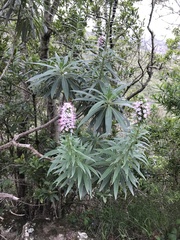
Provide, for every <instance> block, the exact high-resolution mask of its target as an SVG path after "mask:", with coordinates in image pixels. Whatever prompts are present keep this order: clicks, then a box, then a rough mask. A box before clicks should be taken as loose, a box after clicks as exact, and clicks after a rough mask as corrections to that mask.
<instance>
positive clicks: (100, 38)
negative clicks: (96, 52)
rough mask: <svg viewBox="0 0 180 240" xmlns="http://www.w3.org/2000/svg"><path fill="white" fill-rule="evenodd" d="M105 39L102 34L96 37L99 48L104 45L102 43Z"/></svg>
mask: <svg viewBox="0 0 180 240" xmlns="http://www.w3.org/2000/svg"><path fill="white" fill-rule="evenodd" d="M105 41H106V39H105V37H104V36H103V35H102V36H100V37H99V38H98V46H99V47H101V48H103V47H104V44H105Z"/></svg>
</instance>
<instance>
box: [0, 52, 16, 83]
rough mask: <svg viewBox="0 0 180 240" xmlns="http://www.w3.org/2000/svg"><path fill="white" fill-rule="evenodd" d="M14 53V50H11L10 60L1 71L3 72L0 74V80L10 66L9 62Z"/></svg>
mask: <svg viewBox="0 0 180 240" xmlns="http://www.w3.org/2000/svg"><path fill="white" fill-rule="evenodd" d="M14 53H15V51H14V48H13V49H12V53H11V56H10V59H9V61H8V62H7V64H6V67H5V68H4V70H3V72H2V74H1V76H0V80H1V79H2V78H3V77H4V75H5V73H6V71H7V70H8V68H9V65H10V64H11V61H12V60H13V57H14Z"/></svg>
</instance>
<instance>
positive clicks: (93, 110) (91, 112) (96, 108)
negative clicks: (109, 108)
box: [78, 101, 104, 127]
mask: <svg viewBox="0 0 180 240" xmlns="http://www.w3.org/2000/svg"><path fill="white" fill-rule="evenodd" d="M103 104H104V101H100V102H97V103H96V104H95V105H93V106H92V108H91V109H90V110H89V112H88V114H87V115H86V116H85V117H84V118H83V119H82V120H81V122H80V124H79V126H78V127H80V126H81V125H82V124H84V123H85V122H87V121H88V120H89V119H90V118H91V117H92V116H93V115H94V114H95V113H96V112H98V111H100V110H101V108H102V105H103Z"/></svg>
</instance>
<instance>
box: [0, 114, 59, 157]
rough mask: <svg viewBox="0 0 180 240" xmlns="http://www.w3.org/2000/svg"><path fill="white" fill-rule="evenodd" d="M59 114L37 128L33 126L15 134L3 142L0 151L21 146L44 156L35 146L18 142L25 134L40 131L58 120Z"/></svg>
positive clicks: (39, 155)
mask: <svg viewBox="0 0 180 240" xmlns="http://www.w3.org/2000/svg"><path fill="white" fill-rule="evenodd" d="M58 118H59V116H56V117H54V118H53V119H51V120H50V121H49V122H47V123H45V124H43V125H41V126H39V127H36V128H33V129H30V130H27V131H25V132H22V133H20V134H17V135H14V138H13V139H12V140H11V141H9V142H8V143H6V144H3V145H1V146H0V151H3V150H5V149H7V148H10V147H11V146H14V147H20V148H27V149H28V150H30V151H31V152H32V153H33V154H34V155H36V156H38V157H40V158H42V157H44V155H43V154H41V153H40V152H38V151H37V150H36V149H35V148H34V147H32V146H31V145H30V144H23V143H19V142H17V140H18V139H19V138H21V137H24V136H27V135H29V134H31V133H33V132H36V131H39V130H41V129H43V128H46V127H47V126H49V125H50V124H52V123H53V122H55V121H56V120H58ZM47 159H49V160H51V159H50V158H47Z"/></svg>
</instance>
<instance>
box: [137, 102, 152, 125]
mask: <svg viewBox="0 0 180 240" xmlns="http://www.w3.org/2000/svg"><path fill="white" fill-rule="evenodd" d="M133 105H134V109H135V111H136V113H135V117H136V119H137V122H141V121H143V120H145V119H146V118H147V117H148V116H149V114H150V104H149V103H147V101H146V100H144V101H137V102H135V103H134V104H133Z"/></svg>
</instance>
